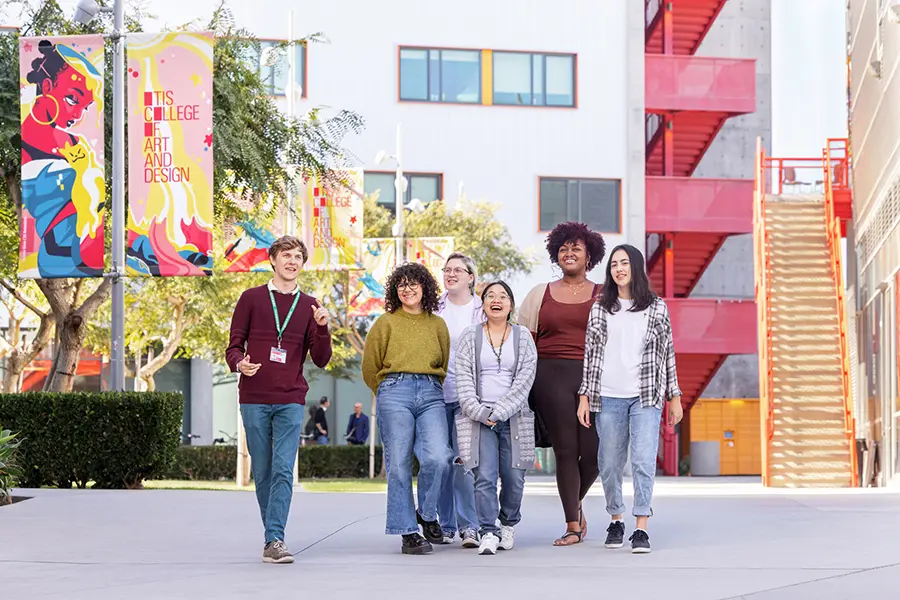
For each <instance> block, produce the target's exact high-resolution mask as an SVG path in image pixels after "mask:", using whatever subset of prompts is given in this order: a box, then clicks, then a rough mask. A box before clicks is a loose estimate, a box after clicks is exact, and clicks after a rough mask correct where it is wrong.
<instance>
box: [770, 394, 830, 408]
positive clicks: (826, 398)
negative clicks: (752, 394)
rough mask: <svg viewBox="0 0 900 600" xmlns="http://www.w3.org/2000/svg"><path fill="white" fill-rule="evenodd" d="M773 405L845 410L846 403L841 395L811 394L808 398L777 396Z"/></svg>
mask: <svg viewBox="0 0 900 600" xmlns="http://www.w3.org/2000/svg"><path fill="white" fill-rule="evenodd" d="M772 402H773V404H774V405H775V407H776V408H777V407H778V406H797V407H800V406H802V407H808V406H824V407H832V406H840V407H842V408H843V406H844V401H843V397H842V396H841V395H840V394H832V395H829V394H818V395H816V394H809V395H807V396H789V395H785V394H781V395H778V396H775V398H773V400H772Z"/></svg>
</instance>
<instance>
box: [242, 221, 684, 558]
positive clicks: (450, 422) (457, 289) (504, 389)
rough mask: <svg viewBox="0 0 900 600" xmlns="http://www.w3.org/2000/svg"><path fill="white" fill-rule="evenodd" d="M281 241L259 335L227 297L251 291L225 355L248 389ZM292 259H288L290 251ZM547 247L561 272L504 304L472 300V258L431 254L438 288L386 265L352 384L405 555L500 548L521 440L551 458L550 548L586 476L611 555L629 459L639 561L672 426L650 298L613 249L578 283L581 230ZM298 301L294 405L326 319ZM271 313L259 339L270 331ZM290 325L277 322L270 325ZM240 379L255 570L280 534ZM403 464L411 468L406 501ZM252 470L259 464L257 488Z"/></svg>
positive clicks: (492, 291) (654, 299)
mask: <svg viewBox="0 0 900 600" xmlns="http://www.w3.org/2000/svg"><path fill="white" fill-rule="evenodd" d="M284 239H285V238H282V240H284ZM282 240H279V241H278V242H276V244H275V245H273V251H270V259H271V261H272V264H273V269H274V271H275V279H273V282H272V283H270V284H269V286H268V288H269V296H270V297H272V302H271V304H272V308H271V309H270V310H269V313H270V314H268V315H266V316H263V315H260V316H259V319H261V320H264V321H266V324H265V326H263V325H262V324H260V325H259V326H258V327H257V323H256V322H255V320H254V321H253V322H252V323H250V322H247V321H248V319H247V318H246V317H245V316H243V315H244V314H245V313H246V312H247V310H246V309H247V305H250V304H251V302H252V300H251V299H249V298H248V299H247V300H245V298H244V296H248V295H250V296H253V297H254V298H255V296H262V294H263V293H264V292H259V293H257V292H255V291H254V290H257V289H265V287H266V286H263V288H255V289H254V290H248V291H247V292H245V294H244V296H242V298H241V300H240V301H239V302H238V307H237V308H236V310H235V318H234V321H233V324H232V334H231V343H230V345H229V349H228V361H229V365H230V366H231V367H232V369H233V370H235V371H240V372H241V373H242V374H243V375H245V376H248V377H251V378H252V377H253V375H255V374H256V371H257V370H258V369H259V368H260V367H259V365H258V364H257V363H252V362H250V358H249V356H250V354H251V353H252V349H251V345H252V344H251V343H250V342H249V341H248V338H247V333H246V332H247V331H251V332H255V333H256V337H258V338H262V339H264V340H266V342H265V343H271V342H272V341H273V340H274V339H275V338H276V337H277V341H278V347H277V349H278V350H280V349H281V348H282V334H281V333H279V329H283V327H282V325H281V321H280V317H279V307H278V306H277V302H276V300H275V299H274V296H273V293H275V290H273V289H272V288H278V289H279V290H280V294H281V295H290V294H291V291H290V289H288V286H287V285H280V284H279V277H281V275H279V264H280V263H279V260H280V259H279V256H280V252H281V250H280V248H276V247H277V246H279V244H280V243H281V242H282ZM292 240H295V241H296V242H298V243H299V240H296V238H292ZM291 243H293V242H291ZM298 248H300V249H302V252H303V254H305V247H303V246H302V243H300V245H299V246H298ZM547 250H548V253H549V258H550V261H551V263H553V264H554V265H556V266H558V268H559V269H560V270H561V272H562V276H561V277H560V278H559V279H557V280H555V281H553V282H551V283H548V284H541V285H538V286H536V287H535V288H534V289H532V290H531V291H530V292H529V293H528V295H527V296H526V297H525V300H524V301H523V302H522V304H521V306H520V307H518V308H517V306H516V301H515V296H514V293H513V290H512V289H511V288H510V286H509V285H507V284H506V283H505V282H503V281H495V282H490V283H488V284H487V285H484V286H483V288H482V289H481V293H480V295H476V293H475V290H476V278H477V269H476V265H475V263H474V262H473V261H472V260H471V259H470V258H469V257H466V256H464V255H462V254H453V255H451V256H450V257H449V258H448V259H447V262H446V264H445V266H444V269H443V288H444V292H443V294H439V286H438V282H437V281H436V280H435V278H434V277H433V276H432V275H431V273H430V272H429V271H428V269H427V268H425V267H424V266H422V265H419V264H415V263H407V264H404V265H401V266H399V267H397V268H396V269H395V270H394V271H393V272H392V273H391V275H390V276H389V278H388V280H387V282H386V284H385V313H384V314H383V315H382V316H381V317H379V318H378V319H377V320H376V321H375V323H374V324H373V326H372V328H371V329H370V330H369V332H368V335H367V337H366V344H365V350H364V352H363V360H362V374H363V379H364V380H365V383H366V385H367V386H368V387H369V388H370V389H371V390H372V391H373V393H375V394H376V401H377V406H378V410H377V420H378V425H379V427H380V430H381V437H382V441H383V444H384V460H385V468H386V473H387V483H388V490H387V518H386V528H385V531H386V533H388V534H393V535H400V536H401V539H402V542H401V551H402V552H403V553H404V554H428V553H430V552H432V550H433V544H451V543H453V542H454V540H455V538H456V537H457V536H458V537H459V538H460V543H461V545H462V546H463V547H466V548H478V549H479V553H480V554H495V553H496V552H497V551H498V550H511V549H512V548H513V547H514V545H515V527H516V525H517V524H518V523H519V522H520V520H521V518H522V515H521V508H522V499H523V495H524V489H525V473H526V471H527V470H528V469H529V468H530V467H531V466H532V465H533V464H534V458H535V447H536V446H542V447H548V446H550V447H552V448H553V451H554V455H555V457H556V470H557V474H556V479H557V486H558V490H559V496H560V500H561V502H562V508H563V513H564V517H565V521H566V528H565V531H564V532H563V534H562V535H561V536H560V537H559V538H557V539H556V540H555V541H554V542H553V543H554V545H556V546H570V545H574V544H578V543H580V542H582V541H583V540H584V538H585V536H586V535H587V532H588V522H587V518H586V516H585V512H584V510H583V507H582V501H583V499H584V498H585V496H586V495H587V493H588V491H589V490H590V488H591V486H592V485H593V483H594V481H595V480H596V479H597V477H598V475H599V476H600V478H601V481H602V484H603V490H604V495H605V497H606V505H607V506H606V508H607V512H608V513H609V515H610V522H609V524H608V526H607V538H606V547H607V548H620V547H622V546H623V545H624V538H625V533H626V528H625V524H624V521H623V518H624V513H625V505H624V503H623V499H622V481H623V477H624V467H625V461H626V459H627V458H628V457H629V454H630V460H631V465H632V475H633V481H634V488H635V495H634V507H633V511H632V512H633V515H634V517H635V518H636V526H635V529H634V531H633V533H632V535H631V536H630V538H629V540H630V541H631V547H632V552H635V553H646V552H649V551H650V541H649V535H648V533H647V520H648V518H649V516H651V515H652V508H651V500H652V494H653V482H654V475H655V472H656V457H657V452H658V442H659V427H660V421H661V416H662V411H663V406H664V405H665V403H666V402H668V403H669V411H668V419H669V423H670V424H672V425H674V424H676V423H678V422H679V421H680V420H681V416H682V409H681V391H680V389H679V387H678V378H677V375H676V371H675V354H674V348H673V343H672V329H671V324H670V321H669V316H668V312H667V309H666V305H665V302H664V301H663V300H662V299H661V298H659V297H658V296H657V295H656V294H654V293H653V292H652V291H651V289H650V284H649V280H648V278H647V273H646V269H645V265H644V258H643V255H642V254H641V253H640V251H639V250H638V249H637V248H635V247H633V246H630V245H627V244H626V245H621V246H617V247H616V248H614V249H613V251H612V253H611V254H610V257H609V260H608V262H607V268H606V277H605V281H604V283H603V285H600V284H598V283H595V282H592V281H590V280H589V279H588V273H589V272H590V271H591V270H592V269H593V268H594V267H595V266H596V265H598V264H600V263H601V262H602V260H603V258H604V256H605V243H604V241H603V238H602V236H601V235H600V234H599V233H596V232H594V231H591V230H590V229H589V228H588V227H587V226H585V225H584V224H581V223H563V224H560V225H558V226H557V227H556V228H554V229H553V231H552V232H551V233H550V234H549V236H548V237H547ZM295 258H296V257H295ZM303 260H304V262H305V256H303ZM294 262H295V263H296V262H297V261H296V260H295V261H294ZM290 266H291V267H294V268H296V267H297V265H296V264H292V265H290ZM299 267H300V268H302V263H300V264H299ZM298 270H299V269H298ZM283 275H284V276H285V277H287V278H290V276H291V275H292V276H293V279H290V281H291V282H293V283H294V285H296V274H294V271H293V270H292V269H286V270H285V272H284V273H283ZM281 283H283V282H281ZM293 293H294V294H296V293H297V292H296V291H295V292H293ZM301 296H303V299H304V306H307V307H309V308H308V309H307V310H306V311H305V312H306V315H305V319H306V320H305V329H303V330H302V335H299V336H298V337H297V338H295V340H294V347H293V348H288V351H289V353H290V355H291V356H293V355H298V356H300V357H301V358H300V364H301V368H300V369H299V371H300V372H299V373H296V372H294V371H291V376H293V375H296V377H295V378H294V381H293V386H294V387H295V389H296V391H297V392H301V391H302V394H303V395H304V396H305V392H306V389H307V388H308V386H307V385H306V382H305V380H304V379H303V376H302V360H303V359H305V355H306V352H307V351H311V353H312V357H313V361H314V362H315V363H316V364H317V365H319V366H321V364H320V363H321V362H322V361H323V359H324V362H327V358H325V351H324V346H325V344H326V343H328V354H329V355H330V342H326V341H325V335H326V334H327V319H328V315H327V312H324V309H322V308H321V305H320V304H319V303H318V302H317V301H315V300H314V299H312V298H310V297H308V296H305V295H302V294H301ZM281 302H282V303H284V304H285V305H286V304H287V302H288V301H287V300H286V299H283V300H281ZM296 302H297V301H296V300H294V304H296ZM242 303H243V304H242ZM257 304H262V302H261V301H257V302H252V307H253V308H254V309H257V308H259V307H258V306H257ZM272 310H274V312H275V318H274V321H275V331H274V333H275V334H276V335H272V334H273V332H272V331H271V330H270V329H271V325H270V324H271V322H272V321H273V319H272V315H271V312H272ZM323 313H324V314H323ZM239 317H240V318H239ZM289 319H290V313H288V316H287V317H286V318H285V321H286V322H287V321H288V320H289ZM288 326H289V324H288ZM288 331H289V330H285V331H284V333H285V337H284V339H285V340H287V339H288V338H287V336H286V334H287V333H288ZM250 337H253V336H252V335H251V336H250ZM258 345H259V346H260V348H261V347H262V345H263V343H262V342H260V343H259V344H258ZM320 346H321V348H320ZM271 352H272V354H271V356H270V362H272V361H274V362H275V364H274V365H271V367H272V369H271V370H272V371H278V372H282V371H284V372H285V373H286V374H285V377H286V378H288V375H287V371H288V368H287V367H286V364H287V363H285V362H281V361H280V360H277V358H278V356H279V355H278V354H277V353H276V348H275V347H274V346H273V347H272V348H271ZM256 353H257V354H258V353H259V350H257V352H256ZM273 357H274V358H273ZM266 366H270V365H269V363H266ZM244 380H245V377H242V378H241V385H240V389H241V403H242V407H241V408H242V414H243V415H244V420H245V426H247V429H248V447H249V450H250V453H251V457H252V458H253V463H252V464H253V475H254V478H255V479H256V481H257V499H258V500H259V504H260V510H261V512H262V517H263V522H264V524H265V525H266V546H265V549H264V552H263V560H265V561H267V562H292V561H293V556H292V555H290V552H289V551H288V550H287V546H286V545H285V544H284V535H283V532H284V521H286V518H287V506H285V504H284V503H285V500H286V502H287V505H289V503H290V488H289V487H288V489H287V490H284V489H283V487H280V486H279V487H278V489H276V486H275V485H274V483H273V485H272V486H271V491H270V490H269V489H265V490H261V489H260V488H261V484H263V485H268V482H269V480H272V481H273V482H274V477H275V476H274V474H273V471H272V469H273V468H274V463H275V462H276V461H275V460H274V459H273V460H271V461H268V462H267V461H266V460H265V459H263V460H262V461H261V463H262V465H260V466H258V465H257V461H256V454H257V453H260V454H267V455H271V456H276V455H278V445H279V444H278V441H277V438H278V434H277V433H275V434H274V435H273V432H274V430H275V429H277V427H276V426H275V425H274V420H273V421H270V424H269V425H268V427H269V428H270V429H269V430H268V435H269V438H270V441H269V442H268V444H267V445H266V444H263V443H262V436H260V438H257V437H256V436H255V435H254V436H251V432H250V426H249V425H247V423H248V416H250V417H253V416H255V414H253V413H254V411H255V409H248V408H247V405H248V404H251V405H252V404H253V403H255V402H258V400H256V399H255V398H257V397H258V396H256V395H255V392H256V391H257V389H258V388H255V387H254V386H253V384H248V385H245V384H244ZM287 387H290V386H287ZM276 412H277V411H276ZM301 418H302V408H301ZM273 419H274V415H273ZM264 433H265V432H264ZM298 434H299V431H298ZM286 435H287V434H286ZM290 435H292V433H291V434H290ZM251 438H253V441H251ZM294 454H295V452H294ZM414 457H415V458H416V459H418V466H419V471H418V486H417V488H416V492H417V498H415V499H414V497H413V466H414ZM283 458H284V460H285V461H288V460H290V462H291V465H290V468H288V471H287V477H290V469H291V468H292V466H293V464H292V462H293V458H291V457H288V456H284V457H283ZM286 466H287V465H286V464H281V463H279V467H280V468H282V469H283V468H284V467H286ZM258 468H259V469H261V470H263V472H261V473H260V477H257V469H258ZM266 469H268V471H265V470H266ZM282 475H283V474H282ZM279 476H281V475H279ZM498 484H499V495H498ZM285 491H286V492H287V497H286V498H285V497H284V493H285ZM276 496H277V497H278V499H277V500H275V498H276ZM273 501H274V503H275V507H273Z"/></svg>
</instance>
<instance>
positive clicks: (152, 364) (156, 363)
mask: <svg viewBox="0 0 900 600" xmlns="http://www.w3.org/2000/svg"><path fill="white" fill-rule="evenodd" d="M169 303H170V304H171V305H172V321H173V322H172V333H171V335H169V337H167V338H166V339H165V340H163V348H162V352H160V353H159V356H156V357H154V356H153V354H152V352H153V349H152V348H151V349H150V351H149V354H148V355H147V364H145V365H144V366H142V367H141V368H140V370H139V371H138V375H139V376H140V378H141V379H142V380H144V382H145V383H146V384H147V386H146V391H148V392H153V391H155V390H156V379H155V378H154V375H156V373H157V372H158V371H159V370H160V369H162V368H163V367H164V366H166V365H167V364H168V363H169V361H170V360H172V357H173V356H175V351H176V350H178V347H179V346H181V339H182V337H183V335H184V326H185V318H184V305H185V299H184V298H181V297H172V296H170V297H169Z"/></svg>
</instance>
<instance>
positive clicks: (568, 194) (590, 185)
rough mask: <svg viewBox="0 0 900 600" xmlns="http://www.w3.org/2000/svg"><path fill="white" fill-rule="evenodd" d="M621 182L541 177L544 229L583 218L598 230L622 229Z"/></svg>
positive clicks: (541, 216) (541, 218) (541, 214)
mask: <svg viewBox="0 0 900 600" xmlns="http://www.w3.org/2000/svg"><path fill="white" fill-rule="evenodd" d="M621 185H622V184H621V182H620V181H619V180H617V179H562V178H554V177H541V179H540V198H539V200H538V203H539V206H540V229H541V231H550V230H551V229H553V228H554V227H556V226H557V225H559V224H560V223H565V222H566V221H579V222H581V223H585V224H586V225H587V226H588V227H590V228H591V229H593V230H595V231H600V232H603V233H620V232H621V231H622V224H621V212H622V205H621V197H620V188H621Z"/></svg>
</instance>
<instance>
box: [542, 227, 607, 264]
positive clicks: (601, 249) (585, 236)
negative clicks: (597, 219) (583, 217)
mask: <svg viewBox="0 0 900 600" xmlns="http://www.w3.org/2000/svg"><path fill="white" fill-rule="evenodd" d="M577 241H581V242H583V243H584V247H585V249H586V250H587V255H588V260H587V270H588V271H590V270H591V269H593V268H594V267H596V266H597V265H598V264H600V262H601V261H602V260H603V257H604V256H605V254H606V242H604V241H603V236H602V235H600V234H599V233H597V232H596V231H592V230H591V228H590V227H588V226H587V225H585V224H584V223H576V222H574V221H570V222H568V223H560V224H559V225H557V226H556V227H554V228H553V230H552V231H551V232H550V234H549V235H548V236H547V252H548V253H549V254H550V262H552V263H553V264H555V265H558V264H559V249H560V248H562V246H563V244H565V243H567V242H577Z"/></svg>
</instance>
